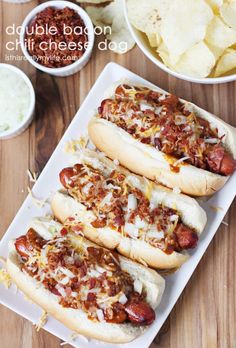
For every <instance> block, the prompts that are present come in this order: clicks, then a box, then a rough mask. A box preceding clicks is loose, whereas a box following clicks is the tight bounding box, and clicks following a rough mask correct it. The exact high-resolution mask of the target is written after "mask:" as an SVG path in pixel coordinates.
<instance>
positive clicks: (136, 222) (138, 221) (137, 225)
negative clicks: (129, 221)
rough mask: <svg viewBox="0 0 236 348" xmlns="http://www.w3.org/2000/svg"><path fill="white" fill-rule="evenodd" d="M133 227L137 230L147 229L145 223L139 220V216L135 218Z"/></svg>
mask: <svg viewBox="0 0 236 348" xmlns="http://www.w3.org/2000/svg"><path fill="white" fill-rule="evenodd" d="M135 227H137V228H145V227H147V223H146V222H145V221H144V220H141V219H140V217H139V216H136V218H135Z"/></svg>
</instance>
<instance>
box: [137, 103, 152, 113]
mask: <svg viewBox="0 0 236 348" xmlns="http://www.w3.org/2000/svg"><path fill="white" fill-rule="evenodd" d="M140 109H141V111H146V110H152V111H153V110H154V107H153V106H151V105H149V104H146V103H144V102H141V103H140Z"/></svg>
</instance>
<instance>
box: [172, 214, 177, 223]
mask: <svg viewBox="0 0 236 348" xmlns="http://www.w3.org/2000/svg"><path fill="white" fill-rule="evenodd" d="M178 218H179V216H178V215H176V214H174V215H171V216H170V221H171V222H173V221H176V220H178Z"/></svg>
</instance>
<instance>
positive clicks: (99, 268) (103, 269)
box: [95, 265, 106, 274]
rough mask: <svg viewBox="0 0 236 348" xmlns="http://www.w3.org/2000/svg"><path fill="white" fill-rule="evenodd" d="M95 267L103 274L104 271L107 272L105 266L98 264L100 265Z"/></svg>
mask: <svg viewBox="0 0 236 348" xmlns="http://www.w3.org/2000/svg"><path fill="white" fill-rule="evenodd" d="M95 268H96V271H98V272H99V273H101V274H102V273H104V272H106V269H105V268H103V267H100V266H98V265H96V266H95Z"/></svg>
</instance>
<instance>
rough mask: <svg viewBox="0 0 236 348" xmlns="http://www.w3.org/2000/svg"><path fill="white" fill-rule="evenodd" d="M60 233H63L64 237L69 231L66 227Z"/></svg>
mask: <svg viewBox="0 0 236 348" xmlns="http://www.w3.org/2000/svg"><path fill="white" fill-rule="evenodd" d="M60 233H61V235H62V236H66V235H67V234H68V230H67V229H66V228H65V227H63V228H62V229H61V231H60Z"/></svg>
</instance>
